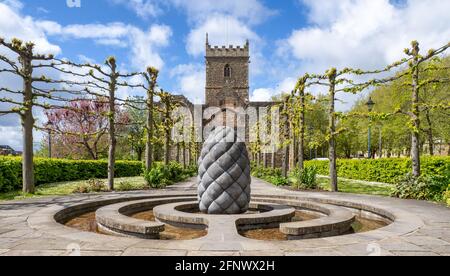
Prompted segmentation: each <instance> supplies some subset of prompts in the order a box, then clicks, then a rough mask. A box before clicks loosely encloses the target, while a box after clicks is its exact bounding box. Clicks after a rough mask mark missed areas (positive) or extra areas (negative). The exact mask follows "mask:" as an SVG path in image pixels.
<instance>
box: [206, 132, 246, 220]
mask: <svg viewBox="0 0 450 276" xmlns="http://www.w3.org/2000/svg"><path fill="white" fill-rule="evenodd" d="M250 184H251V176H250V160H249V157H248V152H247V147H246V145H245V143H243V142H236V132H235V131H234V130H233V129H232V128H230V127H217V128H216V129H214V130H213V131H212V132H211V134H210V136H209V138H208V140H207V141H206V143H205V144H204V146H203V150H202V153H201V156H200V160H199V187H198V194H199V201H200V205H199V207H200V211H201V212H203V213H208V214H242V213H245V212H247V210H248V208H249V204H250V191H251V189H250Z"/></svg>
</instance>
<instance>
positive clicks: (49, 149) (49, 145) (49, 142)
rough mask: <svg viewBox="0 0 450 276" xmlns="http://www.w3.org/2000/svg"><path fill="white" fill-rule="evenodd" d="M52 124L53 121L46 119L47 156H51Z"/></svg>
mask: <svg viewBox="0 0 450 276" xmlns="http://www.w3.org/2000/svg"><path fill="white" fill-rule="evenodd" d="M52 126H53V123H52V122H50V121H48V122H47V124H46V127H47V131H48V158H50V159H51V158H52Z"/></svg>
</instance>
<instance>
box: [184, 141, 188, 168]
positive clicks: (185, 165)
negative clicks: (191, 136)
mask: <svg viewBox="0 0 450 276" xmlns="http://www.w3.org/2000/svg"><path fill="white" fill-rule="evenodd" d="M186 167H187V162H186V145H185V144H184V143H183V168H184V169H186Z"/></svg>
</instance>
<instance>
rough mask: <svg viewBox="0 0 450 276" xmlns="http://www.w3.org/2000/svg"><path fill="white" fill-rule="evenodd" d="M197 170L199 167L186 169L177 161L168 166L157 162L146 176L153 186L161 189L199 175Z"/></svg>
mask: <svg viewBox="0 0 450 276" xmlns="http://www.w3.org/2000/svg"><path fill="white" fill-rule="evenodd" d="M197 171H198V169H197V167H194V166H190V167H188V168H186V169H184V168H183V166H182V165H181V164H179V163H177V162H171V163H170V164H169V165H168V166H165V165H164V164H163V163H160V162H156V163H155V164H154V165H153V168H152V169H151V170H150V171H149V172H146V173H145V175H144V177H145V180H146V181H147V183H148V184H149V186H150V187H151V188H154V189H161V188H165V187H167V186H169V185H172V184H173V183H176V182H180V181H184V180H186V179H187V178H189V177H192V176H194V175H197Z"/></svg>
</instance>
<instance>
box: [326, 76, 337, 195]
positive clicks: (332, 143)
mask: <svg viewBox="0 0 450 276" xmlns="http://www.w3.org/2000/svg"><path fill="white" fill-rule="evenodd" d="M333 72H334V73H333ZM329 74H330V77H329V79H330V93H329V96H330V98H329V101H330V110H329V114H328V116H329V129H328V131H329V158H330V180H331V190H332V191H333V192H337V191H338V176H337V168H336V134H335V133H336V113H335V97H336V90H335V89H336V69H334V71H333V69H332V72H330V73H329Z"/></svg>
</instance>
